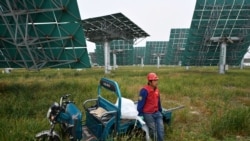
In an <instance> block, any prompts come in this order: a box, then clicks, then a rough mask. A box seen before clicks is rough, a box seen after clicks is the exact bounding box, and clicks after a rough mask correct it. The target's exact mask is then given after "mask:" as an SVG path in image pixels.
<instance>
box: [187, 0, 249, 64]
mask: <svg viewBox="0 0 250 141" xmlns="http://www.w3.org/2000/svg"><path fill="white" fill-rule="evenodd" d="M249 15H250V1H249V0H199V1H197V2H196V6H195V10H194V14H193V19H192V23H191V27H190V31H189V36H188V40H187V45H186V48H185V53H184V59H183V64H184V65H188V66H216V65H218V64H219V62H220V61H221V59H220V58H221V57H220V56H221V55H224V53H223V51H224V52H225V55H226V56H225V62H226V64H228V65H240V63H241V60H242V58H243V56H244V54H245V53H246V52H247V48H248V46H249V44H250V38H249V34H250V32H249V31H250V17H249ZM222 44H223V45H224V46H226V47H221V45H222ZM223 49H225V50H223Z"/></svg>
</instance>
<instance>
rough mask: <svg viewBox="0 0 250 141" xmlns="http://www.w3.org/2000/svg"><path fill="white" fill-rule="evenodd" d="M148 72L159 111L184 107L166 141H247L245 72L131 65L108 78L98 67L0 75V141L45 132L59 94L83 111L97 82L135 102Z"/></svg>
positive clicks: (249, 115)
mask: <svg viewBox="0 0 250 141" xmlns="http://www.w3.org/2000/svg"><path fill="white" fill-rule="evenodd" d="M148 72H156V73H157V75H158V76H159V78H160V79H159V86H158V87H159V89H160V93H161V100H162V105H163V107H164V108H172V107H175V106H179V105H184V106H185V108H184V109H181V110H177V111H174V112H173V116H172V124H171V126H166V130H165V133H166V134H165V135H166V139H167V140H172V141H190V140H191V141H192V140H194V141H197V140H198V141H207V140H210V141H216V140H249V139H250V108H249V106H250V87H249V77H250V70H249V69H243V70H240V69H230V70H229V71H228V72H227V73H226V74H224V75H221V74H219V73H218V70H217V68H215V67H192V68H190V69H189V70H186V69H185V68H183V67H161V68H159V69H157V68H156V67H150V66H147V67H144V68H141V67H135V66H133V67H119V68H118V69H117V70H115V71H111V73H110V74H104V70H103V68H91V69H83V70H82V71H77V70H71V69H44V70H41V71H39V72H32V71H27V70H24V69H15V70H13V71H12V73H10V74H0V79H1V81H0V96H1V102H0V107H1V108H0V115H1V118H0V140H4V141H15V140H16V141H20V140H34V135H35V134H36V133H37V132H40V131H42V130H45V129H49V123H48V121H47V119H46V112H47V110H48V108H49V106H50V105H51V104H52V102H54V101H58V100H59V98H60V96H61V95H63V94H68V93H69V94H72V98H73V100H74V101H75V103H76V105H77V106H78V107H79V108H80V110H82V112H83V108H82V103H83V102H84V101H85V100H87V99H90V98H96V96H97V85H98V83H99V80H100V78H101V77H107V78H110V79H113V80H115V81H117V82H118V84H119V86H120V89H121V92H122V95H123V96H124V97H126V98H130V99H132V100H137V98H138V93H139V90H140V89H141V87H142V86H143V85H145V84H146V83H147V81H146V75H147V73H148ZM111 98H113V100H115V98H114V97H111ZM83 113H84V112H83ZM83 120H84V119H83Z"/></svg>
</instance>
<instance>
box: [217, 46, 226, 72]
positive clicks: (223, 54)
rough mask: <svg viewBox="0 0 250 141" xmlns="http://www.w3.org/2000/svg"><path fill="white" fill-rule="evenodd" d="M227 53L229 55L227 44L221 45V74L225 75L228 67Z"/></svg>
mask: <svg viewBox="0 0 250 141" xmlns="http://www.w3.org/2000/svg"><path fill="white" fill-rule="evenodd" d="M226 53H227V44H226V42H222V43H221V48H220V64H219V65H220V69H219V73H220V74H224V73H225V66H226Z"/></svg>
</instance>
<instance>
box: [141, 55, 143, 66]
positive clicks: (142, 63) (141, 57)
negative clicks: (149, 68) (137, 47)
mask: <svg viewBox="0 0 250 141" xmlns="http://www.w3.org/2000/svg"><path fill="white" fill-rule="evenodd" d="M143 61H144V59H143V57H141V67H144V62H143Z"/></svg>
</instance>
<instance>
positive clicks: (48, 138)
mask: <svg viewBox="0 0 250 141" xmlns="http://www.w3.org/2000/svg"><path fill="white" fill-rule="evenodd" d="M36 141H61V139H60V136H59V135H58V134H57V133H56V132H53V133H52V135H51V132H50V131H49V130H47V131H42V132H40V133H38V134H36Z"/></svg>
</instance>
